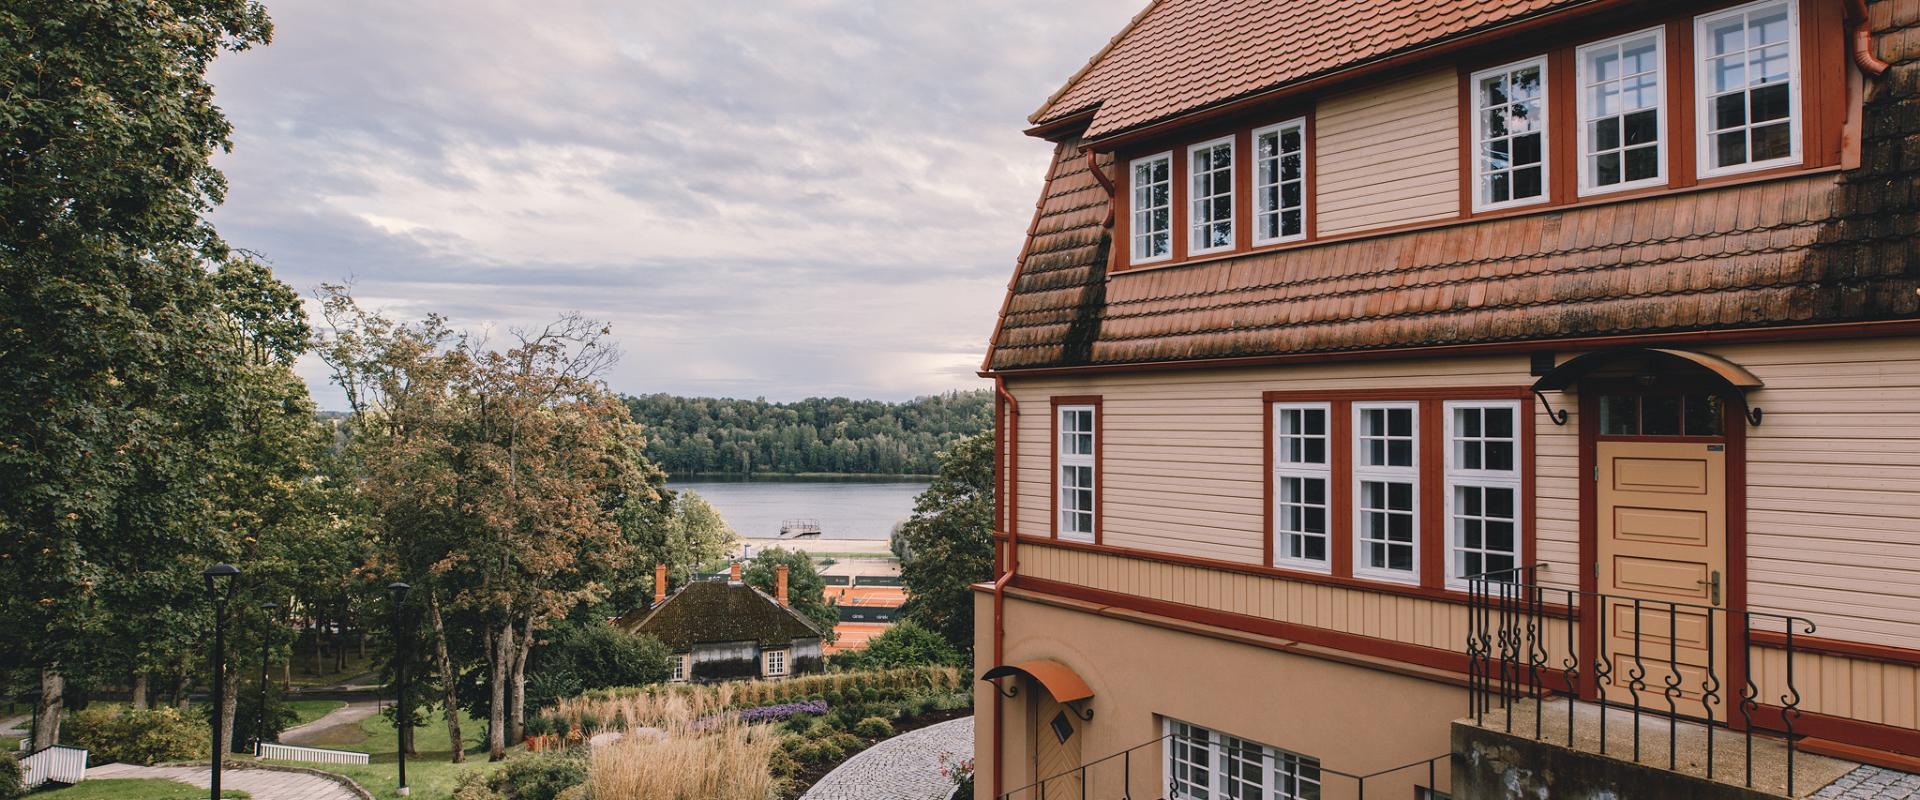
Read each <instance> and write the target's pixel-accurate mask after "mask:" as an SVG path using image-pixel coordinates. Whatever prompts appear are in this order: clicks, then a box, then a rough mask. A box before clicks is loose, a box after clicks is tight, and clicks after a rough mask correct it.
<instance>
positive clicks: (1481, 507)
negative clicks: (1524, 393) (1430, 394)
mask: <svg viewBox="0 0 1920 800" xmlns="http://www.w3.org/2000/svg"><path fill="white" fill-rule="evenodd" d="M1446 414H1447V434H1446V441H1447V459H1446V460H1447V464H1446V497H1447V501H1446V502H1447V508H1446V518H1447V585H1448V586H1451V587H1454V588H1460V589H1464V588H1466V587H1467V578H1469V577H1471V576H1475V575H1484V576H1487V577H1489V578H1491V579H1494V580H1512V579H1513V577H1514V575H1513V573H1512V572H1511V570H1513V569H1514V568H1516V567H1518V566H1520V513H1521V512H1520V509H1521V503H1522V502H1523V498H1522V497H1521V494H1520V472H1521V465H1520V458H1521V455H1522V454H1521V453H1520V429H1519V426H1520V425H1522V424H1525V423H1524V421H1523V420H1522V418H1521V404H1520V403H1518V402H1515V401H1506V400H1499V401H1450V402H1448V403H1447V404H1446Z"/></svg>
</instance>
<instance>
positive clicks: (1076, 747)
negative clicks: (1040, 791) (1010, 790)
mask: <svg viewBox="0 0 1920 800" xmlns="http://www.w3.org/2000/svg"><path fill="white" fill-rule="evenodd" d="M1033 688H1034V690H1035V691H1034V711H1035V713H1034V715H1033V741H1034V748H1033V774H1034V778H1035V780H1038V781H1044V782H1045V787H1044V796H1045V797H1059V798H1076V797H1079V796H1080V785H1081V776H1080V774H1079V773H1078V772H1075V771H1074V770H1077V769H1079V767H1080V764H1081V763H1082V762H1081V761H1080V741H1081V740H1082V739H1084V738H1086V736H1085V733H1084V732H1083V731H1081V730H1080V725H1081V724H1082V723H1081V721H1080V718H1079V717H1078V716H1076V715H1075V714H1074V713H1073V711H1071V710H1069V709H1068V708H1067V707H1066V706H1064V705H1061V704H1060V703H1059V702H1057V701H1055V700H1054V699H1053V695H1050V694H1047V692H1046V690H1045V689H1041V688H1040V687H1039V686H1037V685H1035V686H1034V687H1033ZM1054 776H1059V777H1054ZM1036 796H1040V795H1036Z"/></svg>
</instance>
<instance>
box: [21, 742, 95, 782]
mask: <svg viewBox="0 0 1920 800" xmlns="http://www.w3.org/2000/svg"><path fill="white" fill-rule="evenodd" d="M20 777H21V779H22V780H23V781H24V782H25V783H26V786H27V788H28V789H37V788H39V787H40V786H41V785H42V784H46V783H66V784H74V783H79V782H81V781H83V780H86V778H87V751H86V750H84V749H82V748H78V747H68V746H66V745H63V744H56V745H53V746H51V747H42V748H40V749H39V750H35V751H33V754H32V755H29V756H27V757H25V758H22V759H20Z"/></svg>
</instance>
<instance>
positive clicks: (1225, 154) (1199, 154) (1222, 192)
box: [1187, 136, 1233, 255]
mask: <svg viewBox="0 0 1920 800" xmlns="http://www.w3.org/2000/svg"><path fill="white" fill-rule="evenodd" d="M1187 172H1188V175H1190V176H1191V181H1192V186H1191V187H1190V188H1189V190H1188V191H1189V195H1188V196H1189V197H1190V198H1192V211H1191V213H1190V214H1189V215H1188V217H1189V220H1190V221H1191V228H1190V229H1189V238H1188V239H1187V251H1188V253H1189V254H1190V255H1201V254H1204V253H1214V252H1218V251H1221V250H1230V249H1232V248H1233V137H1231V136H1228V137H1226V138H1222V139H1215V140H1213V141H1210V142H1202V143H1200V144H1196V145H1194V146H1192V147H1189V148H1187Z"/></svg>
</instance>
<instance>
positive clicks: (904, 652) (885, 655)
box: [833, 620, 964, 670]
mask: <svg viewBox="0 0 1920 800" xmlns="http://www.w3.org/2000/svg"><path fill="white" fill-rule="evenodd" d="M962 660H964V659H963V657H962V656H961V655H960V651H958V650H955V649H954V648H953V646H952V645H950V644H947V640H946V638H945V637H942V636H941V635H940V634H938V633H934V632H933V631H930V630H927V629H926V628H924V627H921V625H920V624H919V623H916V622H914V621H913V620H904V621H901V622H899V623H897V624H895V625H894V626H893V627H891V628H888V629H887V630H886V632H884V633H881V634H880V635H879V636H875V637H873V638H872V639H870V640H868V641H867V646H866V647H863V648H860V649H859V650H852V651H849V652H846V653H842V654H840V655H837V656H834V657H833V665H834V667H835V668H836V669H840V668H844V669H849V670H861V669H893V668H894V667H919V666H926V665H930V664H958V663H960V662H961V661H962Z"/></svg>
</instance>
